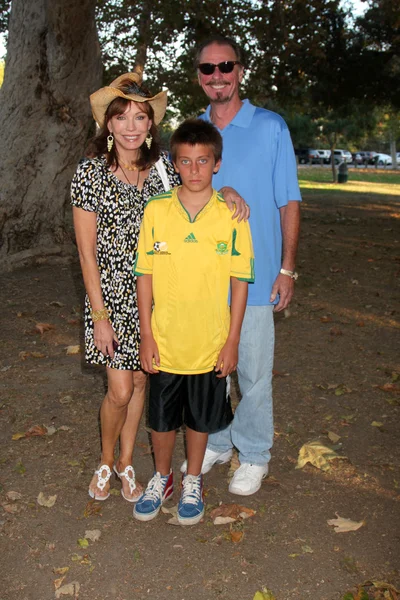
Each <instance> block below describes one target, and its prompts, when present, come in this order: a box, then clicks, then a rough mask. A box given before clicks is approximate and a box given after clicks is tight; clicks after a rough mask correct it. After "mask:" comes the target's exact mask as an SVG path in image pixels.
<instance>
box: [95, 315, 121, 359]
mask: <svg viewBox="0 0 400 600" xmlns="http://www.w3.org/2000/svg"><path fill="white" fill-rule="evenodd" d="M93 327H94V332H93V335H94V345H95V346H96V348H97V350H100V352H101V353H102V354H104V356H109V357H110V358H111V359H113V358H114V347H113V342H114V340H115V342H116V343H117V344H119V342H118V338H117V336H116V334H115V332H114V329H113V328H112V325H111V323H110V321H109V320H108V319H104V320H102V321H96V322H95V323H93Z"/></svg>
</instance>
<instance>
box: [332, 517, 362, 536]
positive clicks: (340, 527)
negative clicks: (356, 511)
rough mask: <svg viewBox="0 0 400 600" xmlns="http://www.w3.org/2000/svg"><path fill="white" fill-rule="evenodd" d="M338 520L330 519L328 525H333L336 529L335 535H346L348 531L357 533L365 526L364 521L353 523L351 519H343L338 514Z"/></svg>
mask: <svg viewBox="0 0 400 600" xmlns="http://www.w3.org/2000/svg"><path fill="white" fill-rule="evenodd" d="M336 517H337V518H336V519H329V520H328V521H327V523H328V525H333V527H334V528H335V533H345V532H347V531H357V529H360V527H362V526H363V525H365V522H364V521H359V522H356V521H352V520H351V519H344V518H343V517H339V515H338V514H337V513H336Z"/></svg>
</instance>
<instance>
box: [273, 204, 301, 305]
mask: <svg viewBox="0 0 400 600" xmlns="http://www.w3.org/2000/svg"><path fill="white" fill-rule="evenodd" d="M279 212H280V217H281V227H282V240H283V248H282V268H283V269H286V270H287V271H294V269H295V265H296V254H297V246H298V243H299V233H300V202H297V201H294V200H289V202H288V203H287V205H286V206H282V207H281V208H280V209H279ZM293 292H294V280H293V279H292V278H291V277H289V275H282V274H281V273H279V274H278V277H277V278H276V279H275V281H274V285H273V286H272V291H271V297H270V302H273V301H274V300H275V298H276V295H277V294H279V302H278V304H277V305H276V306H275V308H274V311H275V312H279V311H281V310H283V309H285V308H287V307H288V306H289V303H290V301H291V299H292V296H293Z"/></svg>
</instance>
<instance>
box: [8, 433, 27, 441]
mask: <svg viewBox="0 0 400 600" xmlns="http://www.w3.org/2000/svg"><path fill="white" fill-rule="evenodd" d="M24 437H26V433H25V432H23V433H22V432H19V433H14V435H13V436H11V439H12V440H13V441H14V442H15V441H16V440H21V439H22V438H24Z"/></svg>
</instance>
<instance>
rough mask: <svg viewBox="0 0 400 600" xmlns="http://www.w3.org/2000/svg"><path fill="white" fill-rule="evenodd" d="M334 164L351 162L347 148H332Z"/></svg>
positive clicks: (351, 158)
mask: <svg viewBox="0 0 400 600" xmlns="http://www.w3.org/2000/svg"><path fill="white" fill-rule="evenodd" d="M333 155H334V160H335V165H338V164H339V163H341V162H344V163H351V161H352V160H353V157H352V156H351V152H349V151H348V150H339V149H338V150H334V151H333Z"/></svg>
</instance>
